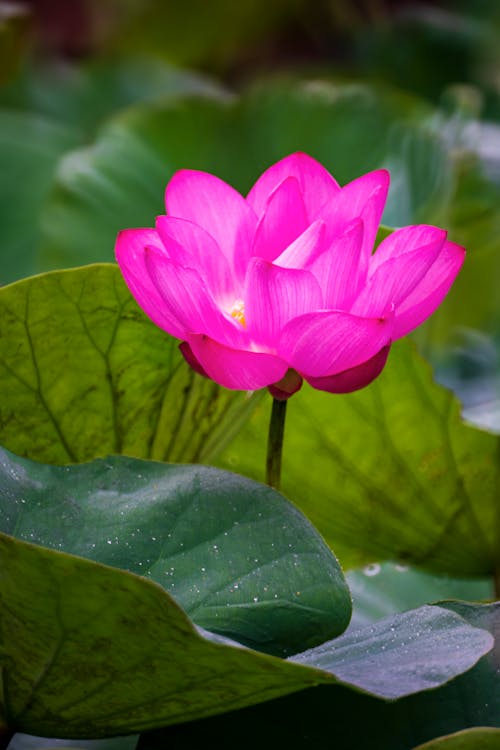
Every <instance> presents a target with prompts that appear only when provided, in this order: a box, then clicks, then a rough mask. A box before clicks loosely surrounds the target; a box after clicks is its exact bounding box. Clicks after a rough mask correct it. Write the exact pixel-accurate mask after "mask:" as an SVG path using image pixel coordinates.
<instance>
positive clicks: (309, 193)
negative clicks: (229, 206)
mask: <svg viewBox="0 0 500 750" xmlns="http://www.w3.org/2000/svg"><path fill="white" fill-rule="evenodd" d="M287 177H295V179H296V180H297V181H298V184H299V188H300V192H301V193H302V197H303V199H304V204H305V207H306V211H307V215H308V217H309V218H310V217H311V216H312V215H313V214H316V213H317V212H318V211H319V209H320V208H321V206H322V205H323V204H324V203H326V202H327V201H328V200H330V198H332V197H333V196H334V195H335V194H336V193H338V192H339V191H340V188H339V186H338V184H337V182H336V181H335V180H334V179H333V177H332V176H331V174H330V173H329V172H328V171H327V170H326V169H325V168H324V167H323V166H322V165H321V164H320V163H319V162H317V161H316V160H315V159H313V158H312V157H311V156H308V155H307V154H303V153H296V154H290V156H286V157H285V158H284V159H281V161H278V162H277V163H276V164H273V166H272V167H269V169H267V170H266V171H265V172H264V173H263V174H262V175H261V176H260V177H259V179H258V180H257V182H256V183H255V185H254V186H253V188H252V189H251V190H250V192H249V194H248V196H247V201H248V203H249V204H250V205H251V206H252V208H253V209H254V211H255V213H256V214H257V216H259V217H260V216H262V214H263V213H264V210H265V208H266V204H267V201H268V198H269V196H270V195H271V193H272V192H273V191H274V190H275V189H276V188H277V187H278V185H280V184H281V183H282V182H283V180H286V178H287Z"/></svg>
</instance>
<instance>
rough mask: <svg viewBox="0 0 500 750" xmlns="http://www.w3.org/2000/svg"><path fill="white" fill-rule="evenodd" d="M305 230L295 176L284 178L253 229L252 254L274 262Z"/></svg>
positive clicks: (304, 219) (302, 208)
mask: <svg viewBox="0 0 500 750" xmlns="http://www.w3.org/2000/svg"><path fill="white" fill-rule="evenodd" d="M306 227H307V217H306V209H305V206H304V201H303V200H302V195H301V193H300V188H299V183H298V182H297V180H296V179H295V177H287V179H286V180H284V181H283V182H282V183H281V184H280V185H278V187H277V188H276V190H275V191H274V192H273V193H271V195H270V196H269V200H268V201H267V204H266V207H265V209H264V213H263V214H262V216H261V219H260V221H259V224H258V226H257V231H256V233H255V238H254V242H253V248H252V255H257V256H258V257H259V258H264V260H274V259H275V258H276V257H277V256H278V255H280V253H282V252H283V250H285V248H287V247H288V245H290V243H291V242H293V241H294V240H296V239H297V237H298V236H299V235H301V234H302V232H303V231H304V230H305V229H306Z"/></svg>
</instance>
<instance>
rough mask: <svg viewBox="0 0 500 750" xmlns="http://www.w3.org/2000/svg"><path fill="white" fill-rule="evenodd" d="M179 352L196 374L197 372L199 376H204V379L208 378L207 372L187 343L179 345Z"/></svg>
mask: <svg viewBox="0 0 500 750" xmlns="http://www.w3.org/2000/svg"><path fill="white" fill-rule="evenodd" d="M179 350H180V353H181V354H182V356H183V357H184V359H185V360H186V362H187V363H188V365H189V366H190V367H191V368H192V369H193V370H194V371H195V372H197V373H198V375H202V377H204V378H208V375H207V373H206V372H205V370H204V369H203V367H202V366H201V365H200V363H199V362H198V360H197V359H196V357H195V356H194V354H193V350H192V349H191V347H190V346H189V344H188V342H187V341H183V342H182V343H181V344H179Z"/></svg>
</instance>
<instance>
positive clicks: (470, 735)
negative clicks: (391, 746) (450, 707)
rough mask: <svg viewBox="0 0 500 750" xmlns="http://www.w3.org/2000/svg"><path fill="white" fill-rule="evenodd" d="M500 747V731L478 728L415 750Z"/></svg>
mask: <svg viewBox="0 0 500 750" xmlns="http://www.w3.org/2000/svg"><path fill="white" fill-rule="evenodd" d="M499 747H500V729H495V728H494V727H477V728H475V729H465V730H464V731H462V732H456V733H453V734H449V735H447V736H446V737H438V738H437V739H435V740H431V741H430V742H426V743H425V744H424V745H419V746H418V747H415V748H414V750H498V748H499Z"/></svg>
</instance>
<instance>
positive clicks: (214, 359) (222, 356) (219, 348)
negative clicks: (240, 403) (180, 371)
mask: <svg viewBox="0 0 500 750" xmlns="http://www.w3.org/2000/svg"><path fill="white" fill-rule="evenodd" d="M188 343H189V345H190V347H191V350H192V352H193V355H194V356H195V358H196V360H197V361H198V362H199V364H200V366H201V367H202V369H203V370H204V371H205V372H206V373H207V375H208V376H209V377H210V378H212V380H215V382H216V383H219V384H220V385H222V386H224V387H225V388H231V389H233V390H240V391H255V390H258V389H259V388H265V387H266V386H268V385H271V384H272V383H276V382H277V381H279V380H281V378H282V377H283V376H284V374H285V373H286V371H287V370H288V365H287V364H286V362H283V360H281V359H279V357H276V356H274V355H273V354H266V353H263V352H252V351H248V350H238V349H233V348H231V347H228V346H224V345H223V344H220V343H218V342H217V341H214V339H212V338H210V337H209V336H199V335H198V336H189V337H188Z"/></svg>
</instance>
